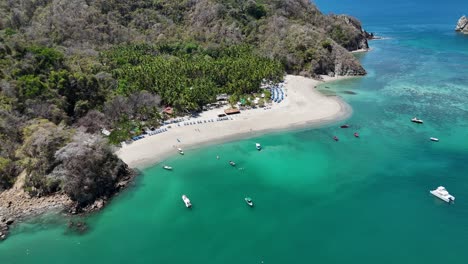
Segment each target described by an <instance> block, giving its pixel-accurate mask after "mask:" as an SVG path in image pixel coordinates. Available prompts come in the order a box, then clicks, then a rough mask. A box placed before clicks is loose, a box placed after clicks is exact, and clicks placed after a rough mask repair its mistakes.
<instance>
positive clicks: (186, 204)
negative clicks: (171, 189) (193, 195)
mask: <svg viewBox="0 0 468 264" xmlns="http://www.w3.org/2000/svg"><path fill="white" fill-rule="evenodd" d="M182 201H184V203H185V207H187V208H190V207H192V203H191V202H190V199H189V198H188V197H187V195H185V194H184V195H182Z"/></svg>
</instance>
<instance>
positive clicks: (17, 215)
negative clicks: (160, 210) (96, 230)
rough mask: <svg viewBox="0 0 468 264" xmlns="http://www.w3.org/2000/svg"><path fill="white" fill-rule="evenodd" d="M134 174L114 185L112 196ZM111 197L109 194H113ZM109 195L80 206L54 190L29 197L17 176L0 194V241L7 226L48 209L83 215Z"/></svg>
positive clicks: (9, 226)
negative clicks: (44, 194) (8, 187)
mask: <svg viewBox="0 0 468 264" xmlns="http://www.w3.org/2000/svg"><path fill="white" fill-rule="evenodd" d="M135 175H136V174H135V173H130V174H129V175H128V176H127V177H125V178H124V179H122V180H121V181H120V182H119V183H117V186H116V192H115V193H114V194H113V196H115V195H117V194H118V193H120V191H122V190H124V189H125V188H126V187H128V186H129V184H130V183H131V182H132V181H133V179H134V177H135ZM113 196H112V197H113ZM112 197H101V198H100V199H97V200H96V201H95V202H94V203H93V204H90V205H88V206H86V207H80V206H78V204H76V203H75V202H73V201H72V200H71V199H70V198H69V197H68V196H67V195H65V194H63V193H55V194H53V195H49V196H44V197H31V196H30V195H29V194H28V193H27V192H25V191H24V190H23V186H22V181H21V180H20V179H18V181H17V182H16V184H15V186H13V187H12V188H11V189H8V190H6V191H3V192H1V193H0V241H2V240H5V239H6V238H7V237H8V234H9V230H10V228H11V227H12V226H13V225H15V224H18V223H20V222H23V221H25V220H28V219H31V218H33V217H36V216H39V215H41V214H44V213H47V212H50V211H62V212H64V213H66V214H68V215H85V214H88V213H91V212H96V211H99V210H101V209H102V208H104V207H105V205H106V204H107V203H108V202H109V200H110V199H111V198H112ZM70 223H71V224H69V228H72V229H74V228H75V229H76V228H79V229H82V227H83V223H80V222H78V223H74V222H70Z"/></svg>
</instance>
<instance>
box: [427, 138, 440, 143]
mask: <svg viewBox="0 0 468 264" xmlns="http://www.w3.org/2000/svg"><path fill="white" fill-rule="evenodd" d="M429 139H430V140H431V141H434V142H439V139H438V138H435V137H431V138H429Z"/></svg>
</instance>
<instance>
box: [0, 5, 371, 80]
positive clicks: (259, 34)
mask: <svg viewBox="0 0 468 264" xmlns="http://www.w3.org/2000/svg"><path fill="white" fill-rule="evenodd" d="M0 5H1V6H0V28H1V29H7V28H8V29H11V30H14V31H17V32H18V33H19V34H18V35H17V37H16V39H22V40H23V39H27V40H30V41H34V42H36V43H40V44H43V45H48V46H51V45H52V46H62V47H64V48H65V50H66V52H65V53H66V54H81V55H82V56H89V55H96V54H97V53H96V52H97V51H99V50H102V49H105V48H108V47H110V46H112V45H115V44H122V43H161V42H174V41H190V42H195V43H198V44H202V45H204V46H218V45H233V44H240V43H243V44H246V43H248V44H251V45H254V46H255V47H257V49H258V52H260V53H261V54H262V55H264V56H267V57H269V58H276V59H279V60H281V61H282V62H283V63H284V64H285V66H286V70H287V71H288V72H290V73H300V74H303V75H315V74H331V75H333V74H338V75H359V74H364V73H365V71H364V70H363V68H362V67H361V66H360V65H359V63H358V62H357V61H356V60H355V59H354V58H353V57H352V56H351V55H348V54H347V53H346V52H345V51H346V50H345V49H347V50H355V49H360V48H367V47H368V46H367V41H366V34H365V33H364V32H363V30H362V29H361V24H360V22H359V21H357V20H356V19H354V18H350V17H346V16H334V15H332V16H325V15H323V14H322V13H320V11H319V10H317V8H316V7H315V6H314V5H313V4H310V3H309V2H308V0H287V1H283V0H273V1H259V0H257V1H254V0H250V1H239V0H237V1H236V0H183V1H171V0H137V1H124V0H112V1H107V0H73V1H65V0H40V1H38V0H25V1H4V2H2V3H1V4H0Z"/></svg>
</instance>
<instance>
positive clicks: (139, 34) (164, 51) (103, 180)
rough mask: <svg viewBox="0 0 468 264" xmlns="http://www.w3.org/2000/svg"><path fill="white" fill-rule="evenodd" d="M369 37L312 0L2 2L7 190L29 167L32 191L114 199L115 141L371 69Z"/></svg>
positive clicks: (0, 180)
mask: <svg viewBox="0 0 468 264" xmlns="http://www.w3.org/2000/svg"><path fill="white" fill-rule="evenodd" d="M366 36H367V33H366V32H365V31H363V30H362V29H361V25H360V23H359V21H357V20H356V19H353V18H350V17H347V16H335V15H329V16H325V15H323V14H321V13H320V12H319V11H318V10H317V9H316V7H315V6H314V5H313V4H311V3H309V1H307V0H272V1H266V0H265V1H262V0H256V1H254V0H248V1H240V0H181V1H173V0H135V1H125V0H71V1H64V0H22V1H12V0H8V1H1V2H0V140H1V143H2V146H1V148H0V191H1V190H3V189H6V188H9V187H11V186H12V184H13V183H14V182H15V180H16V178H17V176H18V175H20V173H22V172H24V173H25V175H26V177H25V185H24V186H25V190H26V191H28V192H29V193H30V194H31V195H33V196H43V195H48V194H51V193H54V192H57V191H64V192H65V193H67V194H68V195H69V196H70V197H71V198H72V199H73V200H75V201H77V202H78V203H79V204H82V205H86V204H89V203H91V202H93V201H94V200H95V199H96V198H98V197H102V196H109V195H110V194H111V193H112V191H113V190H114V189H115V186H116V184H117V183H118V182H119V180H120V179H121V178H123V177H125V175H127V174H128V173H129V172H128V170H127V169H126V166H125V164H123V163H122V162H121V161H120V160H119V159H118V158H117V157H116V156H115V155H114V154H113V150H112V148H111V147H110V146H109V144H108V140H110V141H111V142H113V143H116V142H120V141H122V140H125V139H128V138H129V137H130V136H131V135H133V134H136V133H139V132H140V131H141V130H142V129H144V128H147V127H151V126H158V125H159V124H160V122H161V120H162V118H163V116H162V115H161V108H162V107H163V106H172V107H174V109H175V110H176V113H184V112H191V111H198V110H200V109H201V108H202V106H203V105H205V104H207V103H210V102H212V101H214V100H215V97H216V95H217V94H220V93H228V94H231V95H234V96H233V97H232V98H239V97H240V96H242V95H244V94H250V93H253V92H257V91H258V89H259V85H260V83H261V81H262V80H263V79H267V80H271V81H278V80H280V79H281V78H282V76H283V75H284V72H288V73H295V74H302V75H306V76H317V75H318V74H329V75H336V74H338V75H345V74H350V75H355V74H364V73H365V71H364V69H363V68H362V67H361V66H360V65H359V63H358V62H357V61H356V60H355V59H354V57H353V56H352V55H350V54H349V53H348V52H347V50H353V49H358V48H365V47H367V41H366ZM102 128H107V129H110V130H112V134H111V136H110V137H109V138H108V139H106V138H102V136H100V135H99V134H100V131H101V129H102Z"/></svg>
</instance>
